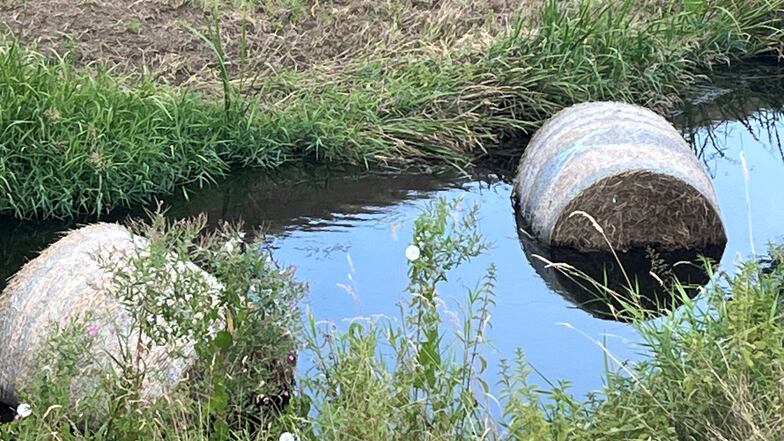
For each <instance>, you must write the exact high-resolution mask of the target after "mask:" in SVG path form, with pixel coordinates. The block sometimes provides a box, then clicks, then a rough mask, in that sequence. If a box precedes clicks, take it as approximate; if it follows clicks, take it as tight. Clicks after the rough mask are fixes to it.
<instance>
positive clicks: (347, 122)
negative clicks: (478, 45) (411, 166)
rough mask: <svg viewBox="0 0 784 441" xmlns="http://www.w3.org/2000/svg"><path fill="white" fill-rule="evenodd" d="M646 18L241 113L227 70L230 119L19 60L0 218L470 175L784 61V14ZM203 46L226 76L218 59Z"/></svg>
mask: <svg viewBox="0 0 784 441" xmlns="http://www.w3.org/2000/svg"><path fill="white" fill-rule="evenodd" d="M635 5H636V2H633V1H631V0H610V1H608V2H598V1H591V0H582V1H580V2H577V3H576V4H571V3H570V4H568V5H567V6H563V5H562V2H558V1H556V0H548V1H547V2H546V5H545V7H544V8H543V12H542V14H541V16H539V17H533V18H530V17H519V18H518V19H517V24H516V26H515V27H514V28H513V29H512V30H511V31H510V32H508V33H504V34H502V35H498V36H496V39H495V42H494V43H493V44H491V45H490V46H489V47H484V49H481V50H479V49H465V48H462V49H449V48H420V49H417V50H414V51H405V50H398V51H397V52H393V53H385V52H380V53H379V54H377V55H371V56H369V57H368V58H363V59H359V60H354V61H351V62H349V63H347V64H336V65H323V66H318V67H313V68H311V69H309V70H307V71H304V72H297V71H293V70H287V71H282V72H280V73H278V74H275V75H273V76H270V77H267V78H263V79H260V80H259V81H258V84H256V85H255V86H254V87H253V90H252V91H251V90H244V91H243V93H244V94H243V96H242V98H241V99H239V98H238V97H237V91H236V90H234V88H233V86H232V85H233V84H235V82H232V81H230V80H229V79H228V73H227V72H226V71H225V69H223V70H222V78H223V84H224V102H223V106H220V105H218V104H217V103H214V102H212V101H210V100H204V99H202V98H199V97H197V96H195V95H192V94H189V93H187V92H184V91H182V90H172V89H168V88H164V87H161V86H156V85H154V84H152V83H151V82H149V81H143V82H141V83H138V84H133V85H132V86H125V85H123V84H125V83H127V82H128V81H127V80H124V79H116V78H113V77H112V74H111V72H104V71H99V72H89V70H88V71H79V72H76V71H75V70H74V69H73V67H72V64H71V63H70V62H69V61H68V60H67V59H65V58H59V59H54V60H46V59H45V58H44V57H43V56H41V55H38V54H35V53H33V52H31V51H28V50H22V49H21V48H19V47H18V46H17V45H15V44H11V45H5V46H3V47H2V48H0V62H1V63H0V80H2V81H1V82H0V106H1V107H0V134H2V138H0V171H2V175H0V213H7V214H12V215H14V216H16V217H22V218H26V217H71V216H74V215H77V214H80V213H89V214H94V215H98V214H101V213H104V212H106V211H108V210H111V209H112V208H115V207H118V206H128V205H135V204H140V203H144V202H146V201H148V200H149V199H150V198H151V197H152V195H154V194H157V193H166V192H169V191H171V190H173V189H174V188H176V187H177V186H180V185H182V184H185V183H188V182H193V181H196V182H201V183H205V182H210V181H211V180H213V179H215V178H216V177H217V176H220V175H221V174H222V173H224V172H225V171H226V170H228V169H229V168H230V167H231V166H234V165H237V166H250V165H253V166H261V167H276V166H278V165H280V164H282V163H284V162H291V161H303V160H305V161H317V162H342V163H351V164H361V165H364V166H371V165H373V164H379V163H389V162H394V163H400V162H405V161H411V160H422V159H425V160H438V161H446V162H451V163H454V164H458V165H464V164H466V163H467V162H468V161H470V159H471V158H473V157H475V156H476V155H480V154H482V153H483V152H485V151H486V150H487V149H489V148H492V146H494V145H496V144H497V143H498V141H499V139H500V138H501V137H502V136H504V135H505V134H507V133H509V132H516V133H519V132H531V131H532V130H534V129H536V128H537V127H538V126H539V125H540V124H541V123H542V121H543V120H544V119H546V118H547V117H548V116H550V115H552V114H553V113H554V112H556V111H558V110H559V109H561V108H563V107H564V106H567V105H570V104H572V103H575V102H580V101H587V100H609V99H613V100H623V101H631V102H637V103H640V104H643V105H646V106H649V107H653V108H657V109H667V108H671V107H673V106H674V105H676V104H677V103H678V101H679V96H680V94H681V92H682V91H683V90H684V88H686V87H688V86H689V85H690V84H692V83H694V81H695V80H696V79H697V78H698V77H699V75H700V74H702V73H705V72H707V71H709V70H710V69H711V68H712V67H713V66H714V65H716V64H720V63H721V64H724V63H729V62H731V61H733V60H740V59H745V58H749V57H754V56H757V55H760V54H764V53H773V54H781V53H782V46H783V43H782V41H783V40H784V39H782V16H783V15H784V0H770V1H762V0H755V1H749V2H737V1H731V0H720V1H717V2H712V3H708V2H690V3H689V7H685V6H683V5H679V3H678V2H673V3H669V4H668V5H666V6H663V7H661V8H659V9H657V10H650V11H645V12H640V11H638V10H637V9H636V8H635ZM214 15H215V14H214ZM217 25H218V23H217V22H216V23H214V24H213V26H217ZM213 34H214V35H219V31H217V30H213ZM205 40H206V41H207V42H208V43H209V44H210V45H211V46H213V47H214V51H215V53H216V54H218V58H219V65H221V66H225V62H226V60H225V59H224V58H223V57H224V56H225V54H224V53H223V51H222V49H221V47H220V41H219V40H216V39H205Z"/></svg>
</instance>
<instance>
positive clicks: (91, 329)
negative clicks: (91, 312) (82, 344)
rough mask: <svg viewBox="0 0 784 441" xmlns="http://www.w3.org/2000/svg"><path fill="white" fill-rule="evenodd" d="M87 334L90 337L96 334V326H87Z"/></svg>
mask: <svg viewBox="0 0 784 441" xmlns="http://www.w3.org/2000/svg"><path fill="white" fill-rule="evenodd" d="M87 334H88V335H90V336H92V337H95V336H96V335H98V327H97V326H90V327H89V328H87Z"/></svg>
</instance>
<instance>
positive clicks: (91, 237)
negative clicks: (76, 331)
mask: <svg viewBox="0 0 784 441" xmlns="http://www.w3.org/2000/svg"><path fill="white" fill-rule="evenodd" d="M146 246H147V241H146V239H143V238H141V237H139V236H134V235H132V234H131V233H130V232H129V231H128V230H127V229H125V228H124V227H122V226H119V225H114V224H103V223H101V224H95V225H90V226H87V227H83V228H81V229H78V230H74V231H71V232H70V233H68V234H67V235H66V236H65V237H63V238H62V239H60V240H59V241H57V242H56V243H55V244H54V245H52V246H50V247H49V248H47V249H46V250H44V251H43V252H42V253H41V255H39V256H38V257H37V258H35V259H33V260H32V261H30V262H29V263H27V264H26V265H25V266H24V267H23V268H22V269H21V270H20V271H19V272H18V273H17V274H16V275H15V276H14V277H13V278H12V279H11V281H10V282H9V284H8V286H7V287H6V289H5V290H4V291H3V294H2V296H1V297H0V339H2V341H3V345H2V346H0V401H2V402H5V403H8V404H11V405H16V404H17V402H18V393H19V390H20V388H22V387H24V386H25V385H26V384H27V381H29V379H30V378H31V374H32V373H33V372H32V370H33V369H35V368H36V365H37V363H39V354H40V351H41V349H42V348H43V347H44V344H45V343H46V342H47V339H49V338H51V337H52V336H51V335H50V334H51V332H52V331H53V330H55V329H57V327H59V328H61V329H63V328H66V327H68V326H70V325H71V324H73V323H74V320H76V321H78V320H82V319H84V320H86V321H87V323H85V325H88V326H89V328H90V329H91V330H92V331H93V332H94V333H95V335H94V339H93V340H92V341H93V342H94V343H93V347H92V348H91V351H92V356H93V357H94V359H93V363H94V364H95V365H97V367H98V368H101V369H103V368H107V367H110V366H111V368H114V369H117V365H116V363H114V362H112V360H111V357H110V354H111V356H113V357H115V358H116V359H119V360H121V359H122V357H120V356H119V355H120V351H121V349H122V348H125V349H127V350H128V351H130V359H136V357H137V355H139V353H138V350H139V348H137V346H136V343H135V342H137V341H138V329H131V323H132V320H131V315H130V313H129V312H128V310H127V309H126V308H125V307H124V306H123V305H122V304H121V302H120V301H119V300H118V299H117V298H116V297H115V296H114V294H113V292H112V286H113V283H114V282H113V280H114V278H113V274H112V271H110V270H109V269H107V265H106V262H108V261H111V262H118V263H119V265H122V264H123V263H124V262H125V263H127V261H128V259H129V258H131V257H132V256H139V255H140V254H139V253H140V252H141V253H144V249H145V247H146ZM107 259H110V260H107ZM178 264H179V265H177V266H178V268H179V267H181V265H185V266H187V267H188V268H189V272H188V273H189V274H197V275H199V274H200V275H202V276H203V277H204V278H205V279H204V280H205V283H208V284H209V286H212V287H215V288H216V289H217V288H218V287H219V285H218V284H217V281H215V280H214V279H213V278H212V277H211V276H210V275H208V274H207V273H205V272H204V271H202V270H201V269H199V268H197V267H196V266H195V265H193V264H192V263H190V262H186V263H183V262H178ZM167 271H168V269H167ZM175 272H176V271H172V272H171V273H172V274H174V273H175ZM164 283H166V284H167V286H168V284H169V283H170V281H168V280H167V281H165V282H164ZM174 283H175V281H174V276H173V278H172V280H171V284H174ZM172 349H173V348H170V347H166V346H152V347H147V348H143V349H142V352H141V355H140V356H139V357H140V358H139V359H140V360H141V362H142V365H144V366H146V369H147V370H146V377H145V382H144V384H143V385H142V389H141V397H140V398H141V399H142V400H144V401H149V400H152V399H154V398H156V397H159V396H161V395H162V394H164V393H166V392H167V391H169V390H170V389H171V388H172V387H174V386H175V385H176V384H177V383H178V382H179V381H180V380H181V379H183V378H184V377H185V376H186V375H187V372H188V371H189V369H190V368H191V366H192V365H193V363H194V361H195V351H194V349H193V343H192V342H185V343H184V344H181V345H178V348H177V351H176V352H175V351H173V350H172ZM175 353H176V355H174V354H175ZM94 367H95V366H94ZM89 372H90V371H89V370H87V369H85V370H84V373H83V375H82V377H78V376H77V378H74V379H73V381H72V383H71V385H70V387H71V392H72V398H73V399H75V400H77V399H79V398H80V397H81V396H83V395H84V394H85V393H87V392H88V391H89V389H90V388H92V387H95V385H96V381H98V380H97V379H96V378H94V377H91V375H90V373H89ZM92 372H93V374H94V372H95V371H94V370H93V371H92Z"/></svg>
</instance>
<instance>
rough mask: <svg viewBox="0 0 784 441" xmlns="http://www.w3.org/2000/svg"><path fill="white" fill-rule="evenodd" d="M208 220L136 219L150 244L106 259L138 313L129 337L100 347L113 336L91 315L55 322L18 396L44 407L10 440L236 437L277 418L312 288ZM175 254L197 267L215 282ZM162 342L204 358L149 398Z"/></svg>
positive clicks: (117, 291)
mask: <svg viewBox="0 0 784 441" xmlns="http://www.w3.org/2000/svg"><path fill="white" fill-rule="evenodd" d="M205 222H206V219H205V218H204V217H200V218H197V219H194V220H192V221H181V222H175V223H168V222H167V221H165V220H164V219H163V217H162V216H161V215H155V216H154V217H153V218H152V223H151V224H150V225H145V224H142V223H134V224H132V225H131V229H132V230H133V231H134V232H135V233H137V234H139V235H141V236H143V237H145V238H146V239H147V241H148V246H147V247H144V249H140V250H138V251H134V254H132V255H130V256H126V257H128V259H127V260H126V261H124V262H121V263H118V262H117V260H116V259H106V260H102V261H101V262H100V263H101V264H102V265H105V266H106V268H107V270H109V271H110V272H111V274H112V277H113V285H112V287H113V288H112V292H113V294H114V295H115V296H116V297H117V299H118V301H119V302H120V303H121V304H122V305H123V307H124V308H125V310H126V311H127V313H128V316H129V317H130V319H129V324H128V326H127V329H126V332H127V335H125V334H122V335H120V334H118V335H116V336H115V337H116V339H117V340H118V341H119V342H120V347H119V350H117V351H112V352H111V353H100V352H101V350H102V348H103V347H104V346H103V345H102V344H99V342H98V341H97V339H99V338H102V335H103V334H105V332H104V330H101V329H95V328H94V327H93V326H91V322H90V316H89V315H85V316H84V317H80V318H75V319H74V320H72V321H71V322H69V323H68V324H66V325H63V326H60V327H59V328H56V329H53V331H52V332H51V333H50V334H49V335H50V336H51V337H50V338H49V339H48V340H47V342H46V343H45V347H44V349H43V350H42V351H40V354H39V356H38V362H37V364H36V365H35V366H34V367H33V368H32V373H31V374H30V375H29V377H30V378H29V380H28V381H27V382H26V383H25V387H24V389H23V390H21V391H19V392H20V395H21V398H20V399H21V400H22V401H24V402H26V403H28V404H30V405H32V407H33V409H35V411H34V413H33V415H32V416H30V417H29V418H26V419H25V420H24V421H21V422H18V423H17V424H14V425H11V426H6V427H3V428H2V429H0V434H2V435H3V437H4V439H5V437H6V436H11V438H12V439H26V438H25V437H28V436H32V437H33V438H35V437H37V436H39V435H41V434H47V433H62V434H70V435H69V436H72V437H74V438H73V439H115V440H134V439H135V440H139V439H187V437H188V436H189V435H188V434H191V435H193V436H196V435H202V434H207V435H209V436H210V439H228V438H229V436H230V435H231V434H236V435H237V436H240V435H242V436H246V437H252V436H255V434H257V433H258V432H259V431H266V430H269V429H270V427H273V426H274V427H277V425H279V423H278V422H277V421H278V418H277V415H278V414H279V413H280V412H281V410H282V409H283V408H284V407H285V405H286V404H287V403H288V401H289V399H290V397H291V395H292V393H293V389H292V388H293V386H294V381H293V379H294V377H293V375H294V369H295V365H296V361H297V352H296V343H295V338H296V336H297V335H298V334H299V331H298V329H299V326H300V321H299V312H298V302H299V300H300V297H301V295H302V293H303V290H304V287H303V286H302V285H301V284H299V283H297V282H295V281H294V280H293V278H292V277H293V274H292V271H290V270H288V269H281V268H279V267H278V266H277V265H276V264H275V263H274V262H273V261H272V260H271V258H270V257H269V255H268V254H267V253H266V252H265V251H264V250H262V249H261V248H260V247H259V246H258V244H257V243H255V242H254V241H253V240H252V239H253V238H250V237H248V238H247V242H246V237H245V235H244V233H243V232H241V231H240V230H239V229H238V228H234V227H229V226H226V227H225V228H223V229H220V230H218V231H216V232H213V233H206V232H205V231H204V227H205ZM172 260H174V261H178V262H192V263H193V264H195V265H197V266H199V267H200V268H201V269H203V270H205V271H207V272H209V273H210V274H212V276H214V278H215V280H216V281H217V285H216V284H213V285H209V284H208V285H205V284H204V283H202V282H201V279H200V278H198V277H191V274H196V273H193V272H188V271H185V270H183V268H187V265H181V266H176V265H175V266H174V268H173V266H172V265H171V261H172ZM191 271H192V270H191ZM172 272H175V273H177V277H178V278H177V280H176V281H175V282H174V284H172V283H171V280H172ZM216 286H217V287H218V288H219V289H218V290H216ZM101 313H102V311H93V312H91V314H101ZM162 346H163V347H165V348H166V349H167V350H168V351H169V352H168V354H169V355H168V356H170V357H174V358H177V357H186V356H187V357H190V356H191V355H189V353H190V354H194V353H195V356H194V358H195V361H193V362H192V364H191V366H190V368H189V370H188V372H187V373H186V375H185V376H184V377H182V378H177V379H176V381H175V386H174V387H173V388H170V389H167V390H166V391H165V393H164V394H162V395H160V394H159V395H153V396H151V395H149V394H145V393H144V392H145V390H146V389H147V388H148V386H149V385H150V384H151V383H155V382H157V381H160V379H159V378H157V377H156V376H155V375H157V373H156V371H155V369H154V368H155V366H153V365H152V363H148V361H147V360H146V357H145V354H146V351H147V350H152V349H153V348H158V347H162ZM107 358H108V359H110V360H111V364H109V365H107V364H106V363H103V362H102V361H103V360H105V359H107ZM75 386H77V387H75Z"/></svg>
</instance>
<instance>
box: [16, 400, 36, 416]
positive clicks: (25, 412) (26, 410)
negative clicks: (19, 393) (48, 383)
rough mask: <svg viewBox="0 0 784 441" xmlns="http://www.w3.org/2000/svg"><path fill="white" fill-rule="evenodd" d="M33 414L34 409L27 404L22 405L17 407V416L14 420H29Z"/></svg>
mask: <svg viewBox="0 0 784 441" xmlns="http://www.w3.org/2000/svg"><path fill="white" fill-rule="evenodd" d="M32 414H33V408H32V406H30V405H29V404H27V403H22V404H20V405H19V406H17V407H16V416H14V420H21V419H22V418H27V417H29V416H30V415H32Z"/></svg>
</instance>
